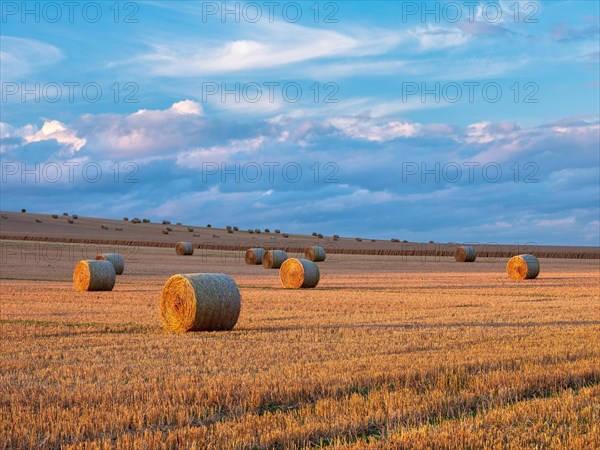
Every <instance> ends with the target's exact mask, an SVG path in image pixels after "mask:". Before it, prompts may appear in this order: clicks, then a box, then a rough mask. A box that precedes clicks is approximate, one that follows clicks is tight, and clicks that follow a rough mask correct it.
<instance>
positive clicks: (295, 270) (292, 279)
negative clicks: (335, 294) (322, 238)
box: [279, 258, 320, 289]
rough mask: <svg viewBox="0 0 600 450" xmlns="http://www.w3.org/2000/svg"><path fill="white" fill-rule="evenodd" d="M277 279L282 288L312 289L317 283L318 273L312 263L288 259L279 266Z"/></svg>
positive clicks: (317, 269)
mask: <svg viewBox="0 0 600 450" xmlns="http://www.w3.org/2000/svg"><path fill="white" fill-rule="evenodd" d="M279 278H280V279H281V283H282V284H283V287H284V288H288V289H300V288H314V287H315V286H317V284H318V283H319V278H320V273H319V268H318V267H317V265H316V264H315V263H314V262H312V261H308V260H306V259H296V258H289V259H287V260H286V261H285V262H284V263H283V264H282V265H281V269H279Z"/></svg>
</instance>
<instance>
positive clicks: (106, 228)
mask: <svg viewBox="0 0 600 450" xmlns="http://www.w3.org/2000/svg"><path fill="white" fill-rule="evenodd" d="M100 228H102V229H103V230H108V225H104V224H100Z"/></svg>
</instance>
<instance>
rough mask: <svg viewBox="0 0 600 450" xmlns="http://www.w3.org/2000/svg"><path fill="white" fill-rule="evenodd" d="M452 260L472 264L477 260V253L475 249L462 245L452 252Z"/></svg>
mask: <svg viewBox="0 0 600 450" xmlns="http://www.w3.org/2000/svg"><path fill="white" fill-rule="evenodd" d="M454 258H455V259H456V261H458V262H473V261H475V259H476V258H477V252H476V251H475V247H473V246H471V245H463V246H461V247H457V248H456V251H455V252H454Z"/></svg>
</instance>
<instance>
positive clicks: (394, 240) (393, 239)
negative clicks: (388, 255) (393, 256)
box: [390, 238, 400, 242]
mask: <svg viewBox="0 0 600 450" xmlns="http://www.w3.org/2000/svg"><path fill="white" fill-rule="evenodd" d="M390 241H392V242H400V239H396V238H392V239H390Z"/></svg>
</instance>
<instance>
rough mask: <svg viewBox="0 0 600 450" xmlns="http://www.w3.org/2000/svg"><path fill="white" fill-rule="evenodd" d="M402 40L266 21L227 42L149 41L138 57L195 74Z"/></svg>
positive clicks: (374, 50) (171, 72)
mask: <svg viewBox="0 0 600 450" xmlns="http://www.w3.org/2000/svg"><path fill="white" fill-rule="evenodd" d="M171 41H174V42H171ZM399 42H400V35H399V33H396V32H390V31H384V32H382V31H377V30H372V29H371V30H369V32H364V31H361V30H360V29H357V28H355V29H353V31H352V33H351V34H350V33H349V34H343V33H341V32H338V31H331V30H324V29H318V28H310V27H306V26H301V25H297V24H291V23H281V22H275V23H267V24H262V23H260V24H255V26H254V27H252V28H249V29H248V31H246V35H245V36H240V37H238V38H234V39H232V40H230V41H227V42H220V41H218V40H217V41H215V40H213V41H207V40H206V39H171V40H170V41H169V42H167V41H162V42H149V45H150V46H151V47H152V52H150V53H147V54H144V55H141V56H139V57H137V58H134V59H133V61H134V63H135V64H140V63H142V64H146V65H147V66H148V70H150V71H151V72H152V73H153V74H155V75H159V76H174V77H189V76H197V75H207V74H223V73H232V72H239V71H249V70H256V69H269V68H275V67H281V66H285V65H289V64H294V63H301V62H306V61H310V60H314V59H318V58H326V57H335V56H352V57H358V56H365V55H373V54H381V53H384V52H386V51H387V50H388V49H390V48H392V47H394V46H395V45H397V44H398V43H399Z"/></svg>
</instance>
